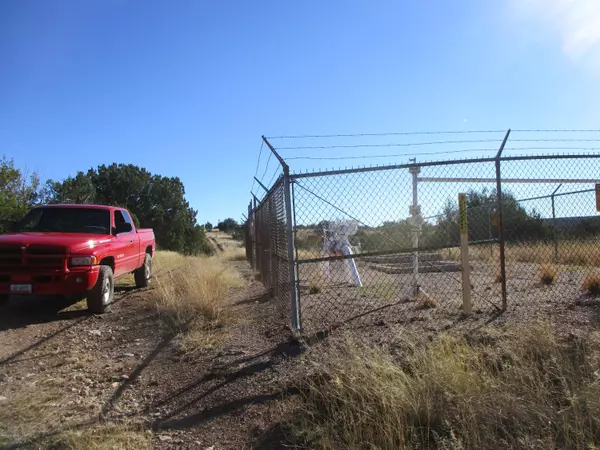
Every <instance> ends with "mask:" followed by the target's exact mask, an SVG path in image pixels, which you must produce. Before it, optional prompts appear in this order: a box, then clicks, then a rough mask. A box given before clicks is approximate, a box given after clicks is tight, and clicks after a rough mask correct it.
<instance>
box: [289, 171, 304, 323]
mask: <svg viewBox="0 0 600 450" xmlns="http://www.w3.org/2000/svg"><path fill="white" fill-rule="evenodd" d="M294 184H295V182H294V181H291V186H292V213H293V222H292V224H293V228H294V251H295V256H296V259H295V263H296V264H295V265H294V271H295V272H294V273H295V276H296V298H297V300H296V304H297V305H298V324H299V325H298V326H299V328H300V329H301V328H302V301H301V298H300V295H301V294H300V271H299V266H298V260H299V259H300V256H299V254H298V246H297V245H296V242H297V241H298V230H297V227H296V191H295V188H294Z"/></svg>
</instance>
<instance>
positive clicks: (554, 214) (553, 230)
mask: <svg viewBox="0 0 600 450" xmlns="http://www.w3.org/2000/svg"><path fill="white" fill-rule="evenodd" d="M561 187H562V183H561V184H559V185H558V187H557V188H556V189H555V190H554V192H552V195H550V198H551V200H552V238H553V240H554V262H555V263H556V262H558V239H557V237H556V210H555V208H554V197H555V196H556V193H557V192H558V190H559V189H560V188H561Z"/></svg>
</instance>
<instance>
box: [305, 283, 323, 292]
mask: <svg viewBox="0 0 600 450" xmlns="http://www.w3.org/2000/svg"><path fill="white" fill-rule="evenodd" d="M322 290H323V288H322V287H321V285H320V284H317V283H310V285H309V287H308V293H309V294H310V295H315V294H319V293H320V292H321V291H322Z"/></svg>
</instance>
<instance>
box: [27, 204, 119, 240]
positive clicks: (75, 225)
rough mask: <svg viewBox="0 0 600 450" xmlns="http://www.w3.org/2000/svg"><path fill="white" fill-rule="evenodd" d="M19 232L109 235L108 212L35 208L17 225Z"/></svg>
mask: <svg viewBox="0 0 600 450" xmlns="http://www.w3.org/2000/svg"><path fill="white" fill-rule="evenodd" d="M17 228H18V230H19V231H25V232H27V231H41V232H55V233H90V234H110V211H109V210H107V209H93V208H36V209H33V210H31V211H30V212H29V214H27V215H26V216H25V217H24V218H23V220H21V222H20V223H19V225H18V227H17Z"/></svg>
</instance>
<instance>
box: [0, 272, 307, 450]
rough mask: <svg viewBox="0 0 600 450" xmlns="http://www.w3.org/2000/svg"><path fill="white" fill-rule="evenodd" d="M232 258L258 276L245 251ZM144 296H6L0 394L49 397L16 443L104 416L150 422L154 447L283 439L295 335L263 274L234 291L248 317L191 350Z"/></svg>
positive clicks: (0, 322) (0, 330) (0, 325)
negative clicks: (103, 308) (92, 310)
mask: <svg viewBox="0 0 600 450" xmlns="http://www.w3.org/2000/svg"><path fill="white" fill-rule="evenodd" d="M232 264H234V265H236V268H237V269H238V270H240V271H241V272H242V273H243V275H244V276H245V277H246V278H247V279H248V280H251V279H252V278H253V276H252V274H251V273H250V270H249V268H248V267H247V265H246V264H245V263H232ZM147 297H148V295H147V292H145V291H135V290H130V288H128V287H121V288H120V292H119V293H118V295H117V301H116V303H115V305H114V306H113V311H112V312H111V313H109V314H106V315H103V316H92V315H89V314H88V313H87V311H86V310H85V309H83V307H82V305H80V304H76V305H69V304H67V303H65V302H60V301H57V300H53V299H36V298H19V299H12V300H11V303H10V304H9V305H7V306H5V307H2V308H0V402H3V403H4V402H6V403H7V404H8V403H9V402H19V403H25V400H24V399H31V400H32V401H33V402H35V403H37V404H39V405H42V408H41V411H42V413H41V414H37V415H36V416H35V418H34V419H33V421H32V424H31V425H30V426H29V427H28V428H27V429H25V430H24V431H23V435H24V436H26V437H27V438H28V440H26V441H25V443H24V444H23V445H21V446H20V447H19V446H17V447H16V448H25V447H28V446H29V447H34V448H35V447H36V443H37V442H41V441H40V439H39V438H40V437H43V436H47V435H48V434H52V433H56V432H60V431H61V430H64V429H66V428H69V429H77V428H78V427H85V426H87V425H89V424H90V423H95V422H96V421H98V420H105V421H109V422H117V423H120V422H125V423H134V424H143V425H144V426H146V427H147V428H148V429H150V430H152V433H153V444H154V446H155V448H206V449H209V448H210V449H213V450H216V449H226V448H227V449H229V448H231V449H233V448H235V449H239V448H251V447H252V448H278V447H279V445H280V444H279V440H280V439H281V436H279V435H278V433H277V432H273V431H272V430H271V425H272V424H273V423H275V422H277V420H278V418H279V417H281V414H282V406H281V405H280V404H278V403H280V402H277V401H276V400H279V399H281V398H282V397H284V396H286V395H287V394H290V393H292V392H293V388H290V386H291V385H292V383H291V379H292V376H291V375H290V374H293V370H292V367H291V366H292V365H293V364H292V363H291V360H292V359H293V357H294V356H297V355H299V353H300V347H299V345H298V344H297V341H295V340H292V339H290V335H289V332H288V330H287V328H286V327H284V326H283V325H282V321H281V320H280V319H279V318H278V317H277V315H276V314H275V312H274V311H273V310H272V308H273V305H272V303H271V302H268V301H267V297H266V296H265V292H264V290H263V288H262V286H261V285H259V284H258V283H256V282H253V281H249V286H248V287H247V288H245V289H243V290H238V291H235V292H233V293H232V297H231V304H232V306H231V307H232V308H235V309H236V310H238V312H239V317H241V318H242V320H240V321H239V323H237V324H235V325H231V326H230V327H229V329H228V330H227V338H226V342H225V343H224V345H223V347H221V348H219V349H212V350H207V351H206V352H203V353H201V354H196V355H194V357H189V356H187V355H185V354H181V353H180V352H179V351H178V350H177V347H176V346H175V345H173V342H172V341H171V338H169V337H168V336H166V335H165V334H164V333H162V332H161V329H160V326H159V322H158V320H157V317H156V314H155V310H154V307H153V306H152V305H151V304H150V302H149V301H148V300H147ZM4 425H5V426H6V425H7V424H4ZM15 426H16V425H15ZM272 433H274V434H273V436H271V434H272ZM0 446H1V443H0ZM8 448H11V447H8Z"/></svg>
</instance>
